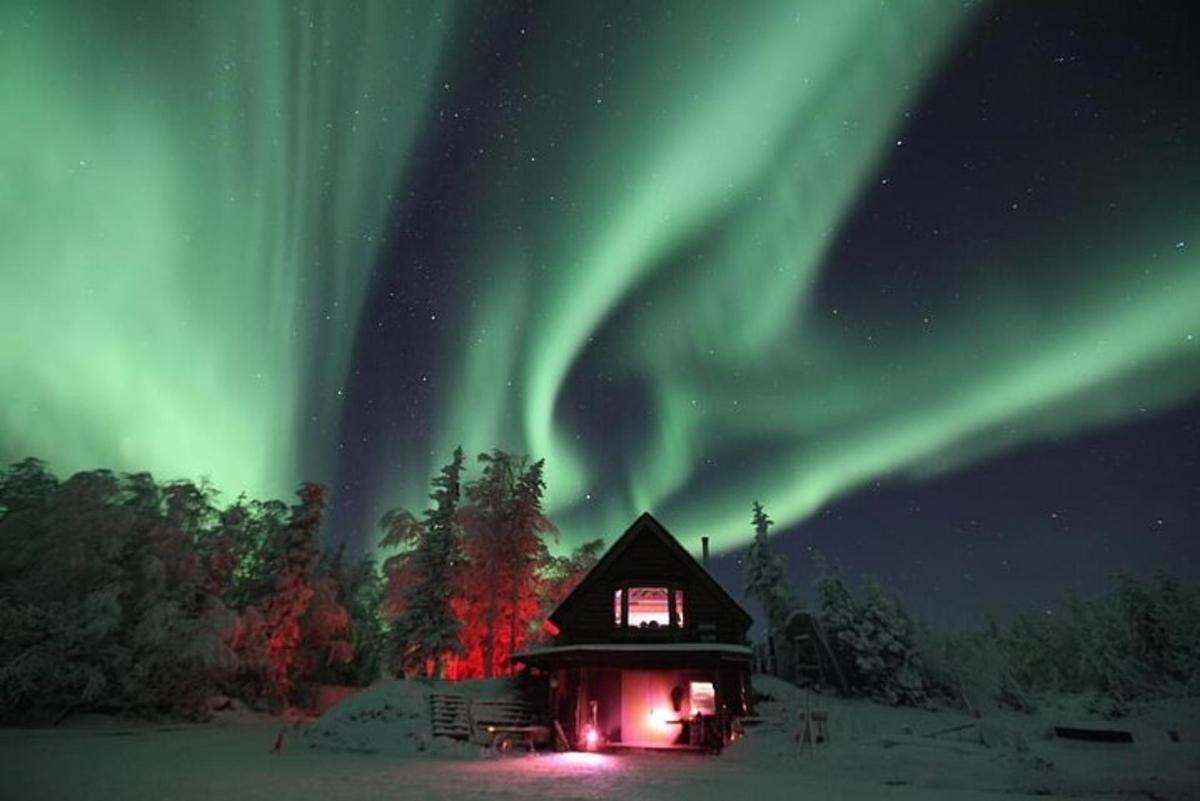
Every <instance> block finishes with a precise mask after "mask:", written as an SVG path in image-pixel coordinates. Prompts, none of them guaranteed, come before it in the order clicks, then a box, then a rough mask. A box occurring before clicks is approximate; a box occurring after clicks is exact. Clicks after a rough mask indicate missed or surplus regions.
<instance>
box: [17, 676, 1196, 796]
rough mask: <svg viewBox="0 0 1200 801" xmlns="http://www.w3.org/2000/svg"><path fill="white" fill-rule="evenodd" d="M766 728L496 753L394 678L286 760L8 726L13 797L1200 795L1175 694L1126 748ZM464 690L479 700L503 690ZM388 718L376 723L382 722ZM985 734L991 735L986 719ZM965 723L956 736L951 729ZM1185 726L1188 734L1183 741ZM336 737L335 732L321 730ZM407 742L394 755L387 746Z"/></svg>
mask: <svg viewBox="0 0 1200 801" xmlns="http://www.w3.org/2000/svg"><path fill="white" fill-rule="evenodd" d="M755 686H756V688H757V689H759V690H760V691H765V692H767V693H769V694H770V695H772V696H773V697H774V698H775V700H774V701H771V702H768V703H764V704H762V705H761V707H760V712H761V714H762V718H763V723H762V725H760V726H758V727H756V728H755V729H753V730H751V731H750V732H749V733H748V735H747V736H746V737H745V738H744V739H742V740H740V741H739V742H737V743H735V744H734V745H733V746H732V747H730V748H729V749H727V750H726V752H725V753H724V754H722V755H721V756H719V757H708V756H699V755H694V754H680V753H622V754H619V755H604V754H544V755H536V756H527V755H515V756H503V757H496V756H493V755H491V754H490V753H487V752H483V751H481V749H479V748H478V747H477V746H468V745H463V744H448V743H444V742H440V741H432V738H428V740H427V741H426V742H424V743H423V744H422V743H421V742H420V738H421V737H425V736H427V735H426V732H427V729H426V728H425V727H426V726H427V724H428V719H427V715H428V712H427V711H426V710H427V709H428V697H427V696H428V692H429V688H428V687H427V686H424V685H421V684H418V683H403V682H397V683H391V684H386V685H380V686H378V687H375V688H372V689H371V690H369V691H367V692H365V693H363V694H361V695H359V696H358V697H356V698H354V699H351V700H350V701H347V702H345V703H344V704H343V705H341V706H339V707H337V708H335V709H334V710H331V711H330V713H327V715H326V717H325V718H324V719H322V721H318V722H317V723H316V724H313V725H312V726H310V727H308V730H307V733H306V734H305V735H303V736H301V735H299V734H298V733H296V732H295V731H292V730H290V729H289V733H288V734H287V735H286V736H285V746H284V750H283V752H282V753H281V754H273V753H271V749H272V746H273V745H274V743H275V741H276V738H277V736H278V733H279V731H280V730H281V729H282V728H284V727H285V724H282V723H280V722H279V721H278V720H277V719H273V718H267V717H260V716H254V715H249V714H245V713H243V714H240V715H226V716H225V717H222V718H221V719H219V720H218V721H216V722H214V723H210V724H204V725H184V724H179V725H167V726H156V725H152V724H145V723H129V722H125V721H116V720H113V719H104V718H92V719H84V720H76V721H71V722H68V723H67V724H64V725H63V726H61V727H59V728H56V729H40V730H17V729H7V730H0V798H3V799H4V800H5V801H8V800H9V799H13V800H14V801H16V800H18V799H22V800H23V799H29V800H30V801H35V800H39V799H56V800H57V799H62V800H63V801H70V800H71V799H89V800H91V799H128V800H129V801H139V800H140V799H146V800H147V801H148V800H149V799H155V801H199V800H200V799H204V800H205V801H208V800H209V799H325V800H327V801H349V800H351V799H372V801H377V800H379V799H397V800H398V799H430V801H436V800H437V799H445V800H446V801H459V800H460V799H461V800H462V801H468V800H471V801H474V799H506V800H507V799H512V800H513V801H516V799H521V800H522V801H528V800H529V799H621V800H622V801H631V800H638V799H646V801H658V800H659V799H661V800H662V801H667V800H668V799H670V801H709V800H710V799H712V800H713V801H716V800H717V799H720V800H721V801H726V800H727V799H733V801H768V800H769V799H776V798H779V799H783V798H787V799H799V798H815V799H822V801H826V800H828V801H837V800H838V799H844V800H845V801H859V800H861V801H868V800H871V799H964V801H974V800H975V799H1012V798H1014V797H1022V796H1035V795H1036V796H1039V797H1056V798H1096V799H1100V798H1105V799H1112V798H1140V799H1154V798H1157V799H1173V800H1178V799H1200V744H1198V736H1200V703H1198V702H1197V701H1196V700H1195V699H1193V700H1190V701H1186V702H1171V703H1168V702H1162V703H1156V704H1150V705H1145V706H1143V707H1142V708H1141V709H1140V710H1139V712H1138V714H1136V715H1134V716H1132V717H1130V718H1128V719H1125V720H1123V721H1119V722H1112V721H1109V722H1108V723H1107V725H1110V726H1114V727H1118V726H1119V727H1121V728H1127V729H1129V730H1131V731H1133V733H1134V737H1135V742H1134V743H1133V744H1126V745H1117V744H1113V745H1101V744H1084V743H1072V742H1067V741H1063V740H1059V739H1054V738H1052V737H1049V736H1048V732H1049V730H1050V727H1051V726H1053V725H1054V724H1070V723H1077V724H1086V723H1093V724H1098V723H1101V721H1099V720H1098V719H1095V718H1092V717H1090V716H1088V715H1087V714H1086V712H1084V711H1083V707H1082V705H1081V704H1075V705H1072V704H1068V703H1066V702H1064V703H1063V706H1062V708H1048V709H1045V710H1044V711H1043V712H1042V713H1040V714H1038V715H1023V714H1020V713H1015V712H1001V711H997V712H994V713H989V714H987V715H985V717H984V718H983V719H982V720H981V721H976V720H974V719H973V718H970V717H968V716H966V715H963V714H961V713H958V712H954V711H946V710H943V711H938V712H931V711H924V710H905V709H894V708H889V707H882V706H879V705H876V704H871V703H867V702H860V701H846V700H841V699H835V698H828V697H822V696H815V697H813V698H812V699H811V703H812V706H813V708H814V709H819V710H823V711H826V712H827V713H828V715H829V729H830V731H829V733H830V738H829V742H827V743H824V744H821V745H817V746H816V747H815V749H813V751H812V753H808V752H807V751H806V752H805V753H801V752H800V750H799V748H798V747H797V745H796V743H795V740H794V736H795V729H796V725H795V721H796V713H797V711H798V710H799V709H800V708H802V707H803V705H804V703H805V699H804V695H803V693H802V691H800V690H797V689H796V688H794V687H791V686H789V685H786V684H783V683H782V682H777V681H775V680H772V679H768V678H759V679H756V681H755ZM455 689H456V690H462V689H467V690H468V692H472V693H479V694H481V695H488V694H490V693H491V692H492V691H493V689H494V688H488V687H476V688H464V687H463V685H456V687H455ZM377 713H378V714H377ZM976 724H977V725H976ZM958 726H966V727H967V728H963V729H961V730H959V731H953V732H949V733H947V734H944V735H940V736H935V737H930V736H926V735H929V734H931V733H933V732H936V731H940V730H947V729H953V728H955V727H958ZM1170 729H1174V730H1176V731H1177V732H1178V736H1179V740H1180V741H1179V742H1173V741H1172V740H1171V739H1170V738H1169V736H1168V734H1167V732H1168V730H1170ZM321 732H324V733H321ZM389 743H390V744H392V745H389Z"/></svg>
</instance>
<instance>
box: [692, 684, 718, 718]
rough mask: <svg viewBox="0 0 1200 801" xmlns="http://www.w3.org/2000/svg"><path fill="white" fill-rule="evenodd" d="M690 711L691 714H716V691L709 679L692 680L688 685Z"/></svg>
mask: <svg viewBox="0 0 1200 801" xmlns="http://www.w3.org/2000/svg"><path fill="white" fill-rule="evenodd" d="M689 689H690V690H691V697H690V698H689V699H688V700H689V701H690V702H691V713H692V714H693V715H715V714H717V691H716V690H715V689H714V688H713V684H712V682H711V681H693V682H692V683H691V686H690V687H689Z"/></svg>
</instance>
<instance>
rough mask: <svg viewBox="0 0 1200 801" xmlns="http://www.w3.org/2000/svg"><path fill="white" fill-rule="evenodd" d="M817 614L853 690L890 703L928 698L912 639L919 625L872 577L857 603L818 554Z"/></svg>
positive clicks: (910, 701) (867, 581)
mask: <svg viewBox="0 0 1200 801" xmlns="http://www.w3.org/2000/svg"><path fill="white" fill-rule="evenodd" d="M814 559H815V561H816V563H817V568H818V578H817V594H818V596H819V598H820V610H819V613H818V617H819V619H820V623H821V626H822V627H823V629H824V631H825V634H826V636H827V637H828V639H829V645H830V648H831V649H832V650H833V653H834V657H835V658H836V659H837V660H838V664H839V665H840V666H841V668H842V670H843V671H844V673H845V675H846V680H847V682H848V683H849V685H850V689H851V690H852V691H853V692H855V693H859V694H862V695H866V696H869V697H871V698H874V699H876V700H878V701H883V702H884V703H888V704H906V705H916V704H920V703H923V702H924V701H926V700H927V698H928V691H927V689H926V687H925V679H924V674H925V671H924V669H923V666H922V664H921V658H920V655H919V654H918V651H917V648H916V646H915V643H914V639H915V626H914V625H913V622H912V620H911V618H909V616H908V615H907V613H905V611H904V609H903V608H902V607H901V606H900V604H899V602H897V601H895V600H893V599H890V598H888V597H887V596H886V595H884V593H883V591H882V589H880V587H879V584H878V582H876V581H875V580H874V579H871V578H868V579H867V580H866V582H865V585H864V590H863V600H862V602H861V603H860V602H857V601H856V600H855V598H854V596H853V595H852V594H851V593H850V591H849V590H848V589H847V588H846V585H845V582H844V581H843V580H842V576H841V573H840V571H838V570H836V569H831V568H830V566H829V565H828V563H827V562H826V561H825V560H824V559H823V558H821V557H820V555H817V556H816V557H814Z"/></svg>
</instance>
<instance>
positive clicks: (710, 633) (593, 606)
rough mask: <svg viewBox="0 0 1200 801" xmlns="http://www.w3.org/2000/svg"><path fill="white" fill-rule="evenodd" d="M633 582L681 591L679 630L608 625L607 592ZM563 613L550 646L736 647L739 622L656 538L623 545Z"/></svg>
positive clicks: (610, 622) (740, 636) (610, 620)
mask: <svg viewBox="0 0 1200 801" xmlns="http://www.w3.org/2000/svg"><path fill="white" fill-rule="evenodd" d="M629 584H634V585H638V584H640V585H643V586H647V587H658V586H670V587H678V588H682V589H683V593H684V616H683V617H684V626H683V628H682V629H669V628H668V629H656V630H653V631H648V630H644V629H622V628H620V627H618V626H617V625H616V624H615V623H614V621H613V592H614V590H616V588H618V587H621V586H625V585H629ZM583 590H584V591H583V592H582V593H581V594H580V595H579V596H578V597H577V598H575V599H574V602H573V603H572V605H571V607H570V608H569V609H564V610H563V614H562V617H561V620H560V621H559V628H560V630H561V632H560V634H559V636H558V638H557V640H556V644H559V645H566V644H574V643H597V642H687V641H693V642H699V641H709V642H725V643H735V644H740V643H741V642H742V641H743V639H744V635H743V631H742V628H741V625H742V624H741V622H740V621H739V619H738V618H737V617H736V616H735V615H733V614H732V613H731V612H730V611H729V609H728V607H727V606H726V605H725V604H724V603H723V602H722V600H721V599H720V598H719V597H718V596H717V595H716V594H715V593H714V592H713V591H712V590H711V589H709V588H708V587H706V586H704V585H702V584H699V583H698V582H696V581H695V578H694V575H693V574H692V572H691V571H689V570H688V569H687V568H686V567H685V566H684V565H681V564H680V563H679V559H678V557H677V555H676V554H674V553H672V552H671V551H670V550H669V549H668V548H667V547H666V546H665V545H664V544H663V543H662V542H661V541H660V540H658V539H657V538H655V537H651V536H644V537H640V538H638V539H637V540H635V541H634V542H632V543H630V544H629V547H628V548H626V549H625V551H624V552H622V553H621V555H620V557H619V558H618V559H616V560H615V561H614V562H613V563H612V564H611V565H609V568H608V570H607V571H606V572H605V574H604V576H603V580H601V581H597V582H596V583H595V585H594V586H591V587H585V588H583Z"/></svg>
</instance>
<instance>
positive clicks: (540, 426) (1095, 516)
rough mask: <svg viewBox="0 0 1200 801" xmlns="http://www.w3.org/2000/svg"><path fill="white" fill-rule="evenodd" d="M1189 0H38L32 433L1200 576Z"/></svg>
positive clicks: (1193, 38)
mask: <svg viewBox="0 0 1200 801" xmlns="http://www.w3.org/2000/svg"><path fill="white" fill-rule="evenodd" d="M1197 22H1200V11H1197V10H1196V4H1194V3H1191V2H1181V3H1167V2H1125V3H1115V2H1114V3H1098V2H1094V0H1093V1H1092V2H1054V3H1049V2H1048V3H1035V2H1022V3H1003V2H997V3H970V2H967V3H964V2H949V1H946V2H942V1H933V2H918V0H907V1H906V0H895V1H894V2H879V1H878V0H871V1H870V2H865V1H864V2H845V1H842V2H836V3H835V2H826V0H810V1H809V2H748V3H732V2H695V1H694V0H689V1H688V2H674V3H672V2H654V3H651V2H641V3H623V2H602V3H601V2H597V3H583V2H556V3H549V2H546V3H542V2H515V3H511V4H507V5H506V4H502V3H486V4H485V3H479V4H459V5H455V4H449V3H410V4H405V3H393V2H379V3H372V2H357V3H356V2H328V3H320V2H305V1H304V0H300V2H286V3H285V2H273V1H272V0H259V1H256V2H253V3H242V2H233V1H232V0H231V1H230V2H211V3H202V4H194V3H190V2H187V3H184V2H133V1H132V0H126V2H94V3H88V4H84V5H80V4H78V3H66V2H62V3H59V2H46V0H0V109H3V112H2V114H3V124H2V125H0V231H3V235H2V236H0V320H2V321H3V329H4V335H3V337H2V338H0V459H3V460H4V461H5V462H11V461H15V460H16V459H19V458H21V457H24V456H26V455H30V454H32V455H37V456H40V457H42V458H44V459H47V460H48V461H50V462H51V466H52V467H53V468H54V469H56V470H57V471H58V472H59V473H60V474H62V473H67V472H70V471H72V470H77V469H86V468H92V467H97V466H104V467H112V468H114V469H124V470H140V469H149V470H152V471H153V472H154V473H155V475H156V476H157V477H159V478H174V477H197V476H202V475H203V476H209V477H211V479H212V480H213V482H214V483H215V484H216V485H217V486H218V487H219V488H221V489H222V490H223V491H224V493H225V496H226V497H227V498H232V497H234V496H236V495H237V494H238V493H239V492H241V491H246V492H249V493H250V494H252V495H257V496H267V495H271V496H279V497H286V496H287V495H288V494H289V493H290V492H291V490H292V488H293V487H294V486H295V484H296V483H297V482H298V481H300V480H303V479H311V480H321V481H325V482H327V483H328V484H329V485H330V486H331V488H332V491H333V504H334V506H333V510H332V515H331V519H330V520H329V523H328V526H327V532H326V535H327V537H328V538H329V539H330V540H331V541H345V542H348V543H350V544H351V545H352V546H354V547H356V548H369V547H370V546H371V545H372V544H373V543H374V542H375V540H376V539H377V536H378V534H377V531H376V529H375V521H377V520H378V518H379V516H380V514H381V513H382V512H383V511H384V510H386V509H387V508H390V507H391V506H393V505H396V504H405V505H409V506H412V507H415V508H419V507H422V506H423V505H424V495H425V493H426V492H427V487H428V480H429V477H430V475H431V474H433V473H434V472H436V470H437V468H438V466H439V465H440V464H442V463H444V462H445V461H447V460H448V458H449V454H450V451H451V450H452V449H453V447H454V446H455V445H458V444H462V445H463V446H464V448H465V449H466V450H467V451H468V453H477V452H479V451H481V450H485V449H488V448H492V447H501V448H505V449H509V450H513V451H518V452H522V453H528V454H530V455H532V456H534V457H536V458H542V457H544V458H545V459H546V462H547V481H548V484H549V489H548V506H549V511H550V513H551V516H552V517H553V519H554V520H555V521H556V522H557V523H558V525H559V527H560V528H561V530H562V536H561V539H560V545H561V546H562V547H568V546H570V545H573V544H577V543H579V542H582V541H584V540H587V539H591V538H594V537H597V536H605V537H608V538H609V539H610V540H611V539H612V538H613V537H615V536H616V535H618V534H619V533H620V532H621V531H622V530H623V529H624V527H625V525H626V524H627V523H628V522H629V521H630V520H632V518H633V517H634V516H635V515H636V514H637V513H639V512H641V511H642V510H649V511H651V512H653V513H654V514H655V515H656V516H658V517H659V519H661V520H662V521H663V522H664V523H665V524H666V525H667V526H668V528H670V529H672V530H673V532H674V533H675V534H676V535H677V536H678V537H679V538H680V539H681V541H683V542H684V543H685V545H687V546H688V547H689V548H692V549H697V548H698V541H699V537H700V536H701V535H702V534H707V535H710V536H711V537H712V538H713V542H714V544H715V546H716V550H717V551H719V552H720V553H721V556H720V557H719V558H717V559H716V561H715V570H716V572H717V573H718V575H719V576H720V577H721V578H722V579H724V580H725V581H726V582H727V584H729V585H730V586H731V587H732V588H734V589H735V590H738V589H740V584H741V582H740V576H739V574H738V570H739V568H738V565H737V559H738V556H739V550H740V549H741V547H742V546H743V545H744V544H745V543H746V541H747V539H748V537H749V534H750V525H749V521H750V504H751V502H752V501H754V500H756V499H757V500H760V501H762V502H763V503H764V504H765V505H766V507H767V510H768V512H769V513H770V514H771V515H772V516H773V517H774V518H775V519H776V520H777V521H778V523H779V526H778V527H777V531H778V532H779V536H778V537H777V538H776V539H775V540H774V542H776V543H777V545H778V547H779V549H780V550H781V551H782V552H784V553H785V554H787V555H788V557H789V565H790V570H791V572H792V574H793V575H794V577H795V578H796V580H797V581H798V582H800V583H801V584H802V585H804V586H807V583H808V582H809V581H810V579H811V576H812V568H811V563H810V561H809V559H808V555H807V554H808V551H809V550H810V549H816V550H819V551H821V552H822V553H824V554H825V555H827V556H828V557H830V558H833V559H836V560H839V561H840V562H841V563H842V565H843V566H844V568H845V569H846V571H847V573H848V574H850V575H851V576H857V575H859V574H861V573H874V574H877V575H879V576H880V578H881V579H882V580H883V581H884V583H885V585H886V586H888V587H889V588H891V589H893V590H894V591H895V592H897V593H898V594H899V595H900V596H901V597H902V598H903V599H904V600H905V601H906V602H907V603H908V604H909V605H910V606H912V607H913V608H915V609H916V610H917V611H918V612H919V613H921V614H922V615H924V616H926V617H929V618H932V619H935V620H941V621H948V622H954V623H958V622H966V621H976V620H979V619H981V618H982V616H983V615H984V614H986V613H989V612H991V613H996V614H998V615H1000V616H1005V615H1009V614H1012V613H1013V612H1015V611H1021V610H1040V609H1043V608H1047V607H1050V606H1052V605H1053V604H1054V603H1056V602H1057V601H1058V600H1059V599H1061V598H1062V597H1063V594H1064V592H1066V591H1067V590H1075V591H1078V592H1080V593H1082V594H1085V595H1088V594H1093V593H1096V592H1099V591H1101V590H1102V589H1104V587H1105V586H1106V581H1107V577H1108V576H1110V575H1111V574H1113V573H1115V572H1117V571H1120V570H1129V571H1132V572H1135V573H1137V574H1142V575H1144V574H1147V573H1149V572H1150V571H1152V570H1153V569H1154V568H1156V567H1166V568H1168V569H1169V570H1170V571H1171V572H1173V573H1175V574H1176V575H1179V576H1183V577H1188V578H1196V577H1197V576H1198V575H1200V544H1197V537H1196V532H1197V531H1200V469H1198V464H1197V460H1198V458H1200V260H1198V259H1197V257H1196V254H1197V252H1200V250H1198V249H1200V191H1198V189H1197V187H1200V147H1198V144H1197V143H1198V141H1200V140H1198V138H1197V137H1198V136H1200V115H1198V113H1197V111H1198V108H1200V100H1198V99H1200V64H1198V61H1200V55H1198V53H1200V40H1198V38H1197V31H1198V30H1200V27H1198V26H1197Z"/></svg>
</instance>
